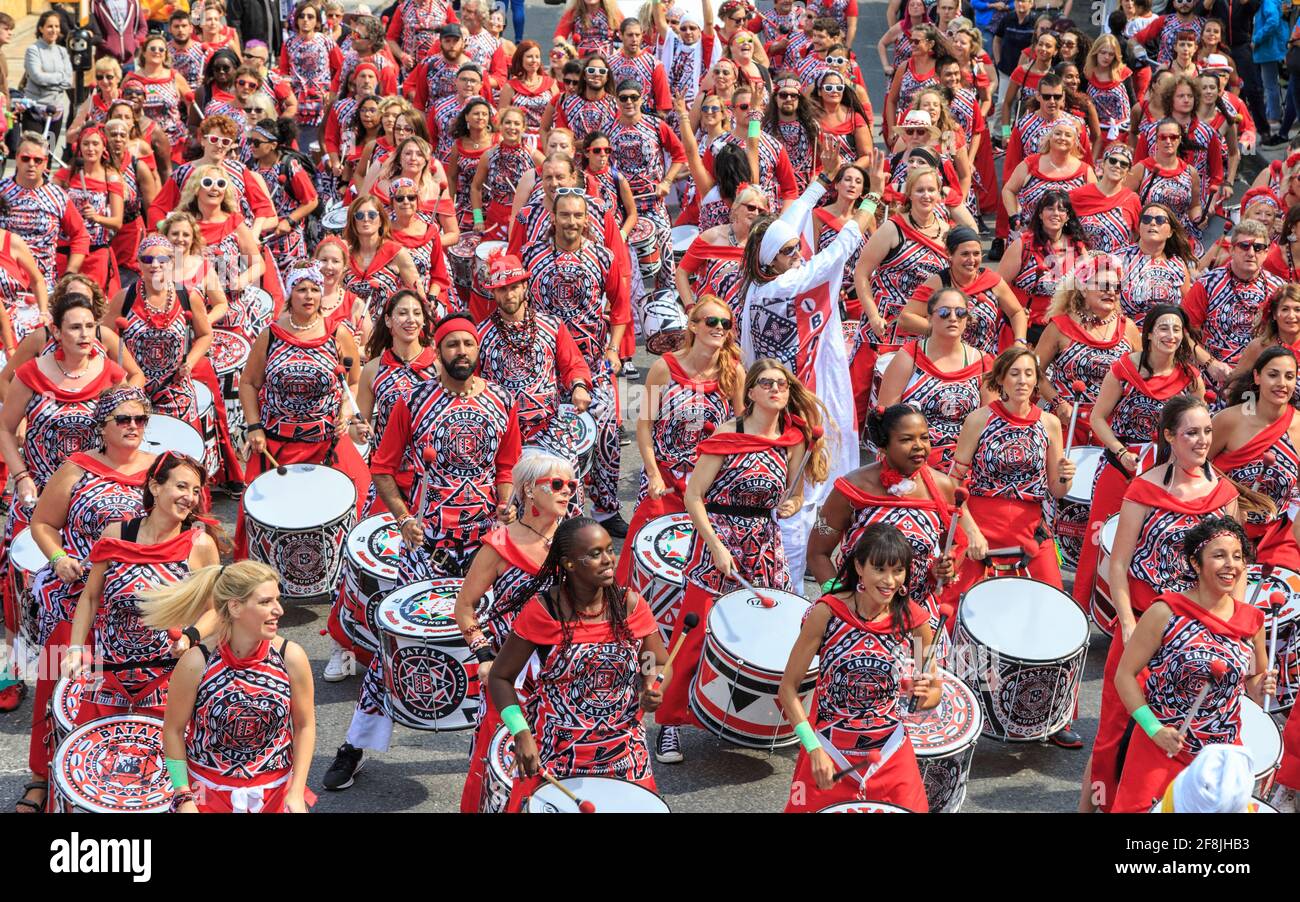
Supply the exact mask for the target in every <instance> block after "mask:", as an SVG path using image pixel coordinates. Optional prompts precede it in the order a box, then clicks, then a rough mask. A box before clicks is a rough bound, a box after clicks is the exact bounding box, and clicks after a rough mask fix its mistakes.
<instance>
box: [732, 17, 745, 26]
mask: <svg viewBox="0 0 1300 902" xmlns="http://www.w3.org/2000/svg"><path fill="white" fill-rule="evenodd" d="M729 21H730V22H731V24H732V25H744V24H745V17H744V16H740V17H739V18H736V19H731V20H729Z"/></svg>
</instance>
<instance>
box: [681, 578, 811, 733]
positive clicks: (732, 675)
mask: <svg viewBox="0 0 1300 902" xmlns="http://www.w3.org/2000/svg"><path fill="white" fill-rule="evenodd" d="M760 591H762V592H763V594H764V595H767V596H769V597H770V598H772V599H773V600H774V601H775V602H776V606H775V607H771V608H765V607H763V605H762V602H760V601H759V600H758V599H757V598H755V597H754V594H753V593H752V592H749V591H748V590H743V591H737V592H728V593H727V594H726V595H723V596H722V597H721V598H719V599H718V600H717V601H716V602H715V603H714V605H713V608H712V610H710V611H709V616H708V619H707V621H706V625H705V636H704V649H703V651H702V653H701V655H700V666H699V669H698V670H696V672H695V680H694V682H692V683H691V688H690V695H689V698H688V704H689V705H690V709H691V712H692V713H693V714H694V715H695V716H696V718H697V719H698V720H699V721H700V723H701V724H703V725H704V728H705V729H707V730H708V731H709V732H711V733H713V734H715V735H717V736H720V737H722V738H723V739H726V740H727V741H729V742H734V743H735V744H736V745H743V746H746V747H748V748H759V749H766V748H775V747H778V746H787V745H793V744H794V743H796V742H798V741H799V740H798V738H797V737H796V736H795V734H794V727H792V726H791V725H790V722H789V721H787V720H786V718H785V715H784V714H783V713H782V712H781V708H780V706H779V705H778V704H777V690H778V689H779V688H780V686H781V677H782V675H783V674H784V673H785V665H786V662H787V661H788V660H789V658H790V649H792V648H793V647H794V643H795V640H796V639H798V638H799V630H800V628H801V626H802V625H803V618H804V614H805V613H806V612H807V610H808V606H809V605H808V602H807V601H806V600H805V599H803V598H801V597H800V596H798V595H795V594H794V593H793V592H784V591H782V590H780V589H761V590H760ZM817 672H818V664H817V659H816V658H814V659H813V661H812V663H811V664H810V665H809V668H808V673H807V675H806V676H805V677H804V679H803V682H802V683H800V685H799V697H800V699H801V700H802V701H803V703H804V705H805V706H806V705H807V704H808V699H809V698H810V696H811V695H812V692H813V689H814V688H816V685H817Z"/></svg>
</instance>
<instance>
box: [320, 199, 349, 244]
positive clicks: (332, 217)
mask: <svg viewBox="0 0 1300 902" xmlns="http://www.w3.org/2000/svg"><path fill="white" fill-rule="evenodd" d="M320 226H321V229H322V230H324V231H325V232H328V233H329V234H331V235H338V236H339V237H340V238H341V237H343V231H344V229H346V228H347V227H348V208H347V207H346V206H345V205H341V204H340V205H339V206H335V207H331V208H330V209H328V210H326V211H325V213H324V215H322V216H321V218H320Z"/></svg>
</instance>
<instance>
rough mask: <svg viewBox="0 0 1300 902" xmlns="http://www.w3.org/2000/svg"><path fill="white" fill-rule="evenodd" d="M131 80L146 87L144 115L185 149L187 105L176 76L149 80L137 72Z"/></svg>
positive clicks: (187, 137) (174, 143) (187, 131)
mask: <svg viewBox="0 0 1300 902" xmlns="http://www.w3.org/2000/svg"><path fill="white" fill-rule="evenodd" d="M131 79H132V80H133V81H138V82H140V83H141V84H142V85H144V92H145V93H144V114H145V115H146V116H148V117H149V118H150V119H152V120H153V121H154V122H157V123H158V124H159V125H160V126H162V130H163V132H165V133H166V135H167V137H168V138H169V139H171V142H172V146H173V147H184V146H185V143H186V141H187V140H188V139H189V127H188V126H187V125H186V124H185V117H184V116H182V115H181V111H182V109H183V108H184V107H185V103H184V101H183V100H182V99H181V92H180V91H179V90H177V88H176V78H175V76H174V75H173V74H172V73H171V72H170V71H169V72H167V74H166V75H163V76H161V77H159V78H148V77H146V76H145V75H144V74H143V73H140V72H136V73H135V74H133V75H132V76H131ZM241 112H242V110H241Z"/></svg>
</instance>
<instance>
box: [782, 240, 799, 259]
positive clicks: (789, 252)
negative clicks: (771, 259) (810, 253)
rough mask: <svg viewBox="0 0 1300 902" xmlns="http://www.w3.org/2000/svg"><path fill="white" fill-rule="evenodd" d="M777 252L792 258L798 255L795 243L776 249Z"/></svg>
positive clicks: (797, 246)
mask: <svg viewBox="0 0 1300 902" xmlns="http://www.w3.org/2000/svg"><path fill="white" fill-rule="evenodd" d="M777 254H778V255H779V256H781V257H788V258H789V259H791V260H793V259H794V258H795V257H797V256H799V245H798V244H797V243H796V244H790V245H786V246H785V247H783V248H781V249H780V250H779V251H777Z"/></svg>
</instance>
